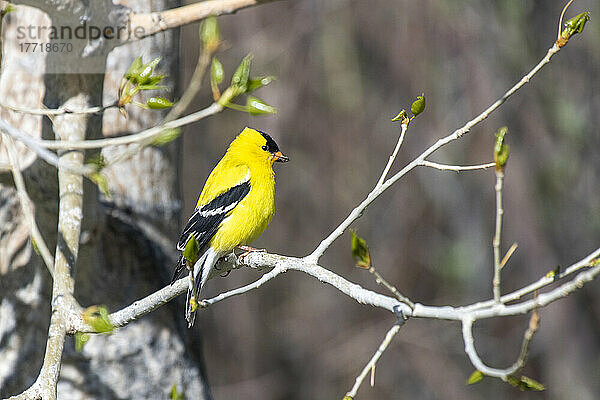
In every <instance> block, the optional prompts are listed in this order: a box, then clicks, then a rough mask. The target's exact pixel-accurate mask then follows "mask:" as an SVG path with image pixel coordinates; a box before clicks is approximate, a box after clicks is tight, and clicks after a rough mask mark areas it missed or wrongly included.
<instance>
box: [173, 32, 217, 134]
mask: <svg viewBox="0 0 600 400" xmlns="http://www.w3.org/2000/svg"><path fill="white" fill-rule="evenodd" d="M200 42H202V41H200ZM215 50H216V49H215ZM213 53H214V51H211V50H210V49H206V48H201V49H200V55H199V56H198V61H197V62H196V68H195V69H194V73H193V74H192V78H191V79H190V83H189V84H188V86H187V89H186V90H185V91H184V92H183V95H182V96H181V99H179V101H178V102H177V103H175V105H174V106H173V108H171V110H170V111H169V113H168V114H167V116H166V117H165V120H164V122H169V121H173V120H175V119H177V118H178V117H179V116H180V115H181V114H183V113H184V112H185V110H186V109H187V108H188V106H189V105H190V103H191V102H192V100H194V97H196V94H198V92H199V91H200V88H201V87H202V80H203V79H204V75H205V74H206V70H207V68H208V64H209V63H210V60H211V57H212V55H213Z"/></svg>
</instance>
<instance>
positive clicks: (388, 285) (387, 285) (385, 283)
mask: <svg viewBox="0 0 600 400" xmlns="http://www.w3.org/2000/svg"><path fill="white" fill-rule="evenodd" d="M369 272H370V273H371V274H373V276H374V277H375V282H377V283H378V284H380V285H383V287H385V288H386V289H387V290H389V291H390V292H392V294H393V295H394V296H396V298H397V299H398V300H400V301H401V302H403V303H406V304H408V306H409V307H410V308H414V307H415V303H413V302H412V301H410V299H409V298H408V297H406V296H405V295H403V294H402V293H400V291H399V290H398V289H396V287H395V286H394V285H392V284H391V283H389V282H388V281H386V280H385V279H384V278H383V276H381V274H380V273H379V272H378V271H377V270H376V269H375V267H373V266H370V267H369Z"/></svg>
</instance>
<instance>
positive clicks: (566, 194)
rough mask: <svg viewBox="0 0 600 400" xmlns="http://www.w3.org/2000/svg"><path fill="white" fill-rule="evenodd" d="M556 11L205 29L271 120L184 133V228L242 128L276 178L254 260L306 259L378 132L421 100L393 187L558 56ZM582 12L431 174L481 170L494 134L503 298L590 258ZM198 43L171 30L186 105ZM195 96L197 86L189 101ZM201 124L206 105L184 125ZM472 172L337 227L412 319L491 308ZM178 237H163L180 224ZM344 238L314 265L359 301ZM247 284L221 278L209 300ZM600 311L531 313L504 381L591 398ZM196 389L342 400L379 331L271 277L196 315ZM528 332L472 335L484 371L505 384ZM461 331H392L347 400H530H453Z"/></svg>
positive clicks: (341, 7)
mask: <svg viewBox="0 0 600 400" xmlns="http://www.w3.org/2000/svg"><path fill="white" fill-rule="evenodd" d="M563 3H564V2H562V1H551V2H549V1H514V0H512V1H511V0H508V1H494V2H489V1H486V2H484V1H463V0H461V1H452V2H441V1H418V2H409V1H385V0H374V1H369V2H367V1H349V0H336V1H329V2H319V1H281V2H275V3H272V4H266V5H261V6H259V7H255V8H252V9H248V10H244V11H241V12H239V13H237V14H236V15H234V16H224V17H221V18H220V19H219V22H220V24H221V29H222V34H223V37H224V38H225V39H226V41H227V49H226V50H225V51H222V52H221V53H220V54H219V55H218V57H219V58H220V60H221V61H222V62H223V65H224V66H225V69H226V72H227V73H228V74H229V75H228V76H230V74H231V72H232V71H233V69H234V68H235V67H236V65H237V63H239V61H240V59H241V58H242V57H243V56H244V55H245V54H247V53H253V54H254V56H255V57H254V62H253V67H252V71H253V74H254V75H259V74H272V75H275V76H277V78H278V79H277V81H275V82H274V83H272V84H271V85H269V86H268V87H266V88H263V89H261V90H260V91H259V92H258V96H259V97H261V98H263V99H265V100H266V101H267V102H269V103H270V104H272V105H275V106H277V107H278V109H279V113H278V114H277V115H276V116H274V117H249V116H248V115H246V114H244V113H240V112H236V111H226V112H225V113H223V114H219V115H217V116H215V117H212V118H210V119H208V120H204V121H202V122H200V123H197V124H194V125H191V126H189V127H187V128H186V130H185V135H184V137H183V142H184V146H183V149H184V150H183V182H184V183H183V184H182V185H183V186H182V190H183V195H184V197H183V198H184V202H185V206H184V212H183V218H187V216H188V215H189V214H190V213H191V211H192V209H193V206H194V204H195V201H196V196H197V194H198V190H199V189H200V188H201V185H202V184H203V182H204V180H205V179H206V177H207V175H208V173H209V172H210V170H211V168H212V167H213V166H214V164H215V163H216V162H217V161H218V159H219V158H220V157H221V155H222V153H223V152H224V150H225V148H226V147H227V145H228V143H229V142H230V141H231V140H232V139H233V138H234V136H235V135H236V134H237V133H238V132H239V131H240V130H241V129H242V128H243V127H244V126H245V125H249V126H252V127H255V128H258V129H261V130H264V131H266V132H268V133H270V134H271V135H272V136H273V137H274V138H275V139H276V140H277V142H278V143H279V146H280V148H281V149H282V150H283V151H284V152H285V153H286V154H288V155H289V156H290V157H291V160H292V161H291V162H290V163H289V164H286V165H282V166H276V175H277V200H276V203H277V212H276V215H275V218H274V220H273V222H272V224H271V225H270V227H269V228H268V230H267V231H266V233H265V234H263V236H262V237H261V238H260V239H259V240H257V241H256V242H255V243H254V244H255V246H257V247H265V248H267V249H268V250H269V251H271V252H275V253H280V254H286V255H297V256H302V255H306V254H308V253H309V252H310V251H312V250H313V249H314V247H315V246H316V245H317V244H318V243H319V242H320V240H322V239H323V238H324V237H325V236H326V235H327V234H328V233H329V232H330V231H331V230H332V229H333V228H334V227H335V226H336V225H337V224H338V223H339V222H340V221H341V220H342V219H343V218H344V217H345V216H346V215H347V214H348V212H349V211H350V210H351V209H352V208H353V207H354V206H355V205H356V204H357V203H358V202H360V201H361V200H362V199H363V198H364V196H365V195H366V194H367V193H368V192H369V191H370V190H371V188H372V187H373V185H374V184H375V182H376V180H377V178H378V177H379V174H380V173H381V170H382V169H383V167H384V165H385V163H386V161H387V157H388V155H389V154H390V153H391V151H392V150H393V146H394V144H395V143H396V139H397V135H398V133H399V125H394V124H393V123H391V122H390V119H391V118H392V117H393V116H394V115H395V114H396V113H397V112H398V111H399V110H400V109H402V108H409V107H410V103H411V102H412V101H413V100H414V99H415V97H416V96H417V95H418V94H420V93H421V92H425V94H426V97H427V108H426V111H425V113H424V114H422V115H421V116H420V117H419V118H417V119H416V120H414V121H413V123H412V124H411V127H410V129H409V131H408V135H407V138H406V141H405V144H404V146H403V148H402V150H401V152H400V155H399V157H398V159H397V161H396V164H395V166H394V168H393V170H392V172H393V171H395V170H397V169H398V168H399V167H401V166H403V165H404V164H405V163H407V162H408V161H409V160H411V159H413V158H414V157H416V156H417V155H418V154H420V152H421V151H423V150H424V149H425V148H426V147H428V146H429V145H430V144H432V143H433V142H434V141H435V140H437V138H439V137H441V136H445V135H447V134H448V133H450V132H452V131H453V130H455V129H456V128H458V127H460V126H462V125H463V124H464V123H465V122H466V121H467V120H469V119H471V118H472V117H473V116H475V115H477V114H479V113H480V112H481V111H482V110H483V109H484V108H485V107H487V106H488V105H489V104H491V103H492V102H493V101H494V100H496V99H497V98H498V97H499V96H501V95H502V93H504V91H505V90H506V89H508V88H509V87H510V86H511V85H512V84H513V83H515V82H516V81H518V80H519V79H520V78H521V77H522V76H523V75H524V74H525V73H526V72H528V71H529V70H530V69H531V68H532V67H533V66H534V65H535V64H536V63H537V62H538V61H539V60H540V59H541V58H542V57H543V56H544V55H545V53H546V50H547V49H548V48H549V47H550V46H551V45H552V43H553V41H554V40H555V38H556V30H557V21H558V17H559V15H560V11H561V9H562V7H563V5H564V4H563ZM598 5H599V3H598V2H597V1H591V0H587V1H586V0H578V1H576V2H575V4H573V6H572V7H571V10H570V11H569V13H568V16H573V15H575V13H579V12H581V11H584V10H590V11H591V12H592V20H591V21H590V23H588V25H587V26H586V29H585V32H584V34H583V35H579V36H576V37H575V38H574V39H572V40H571V42H570V43H569V44H568V46H567V47H566V48H564V49H563V50H562V51H561V52H560V53H559V54H558V55H556V56H555V58H553V60H552V62H551V63H550V65H548V66H546V67H545V68H544V69H543V70H542V71H541V72H540V73H539V74H538V75H537V76H536V77H535V78H534V79H533V81H532V82H531V84H529V85H527V86H526V87H525V88H524V89H522V90H521V91H520V92H518V94H517V95H516V96H515V97H513V98H511V99H510V100H509V101H508V103H506V104H505V106H503V107H502V108H501V110H500V111H498V112H496V113H495V114H493V115H492V116H491V117H490V118H489V119H488V120H486V121H485V122H484V123H482V124H480V125H478V126H477V127H476V128H475V129H473V130H472V132H471V133H470V134H469V135H467V136H465V137H464V138H463V139H461V140H459V141H457V142H455V143H453V144H452V145H450V146H447V147H445V148H443V149H442V150H440V151H438V152H437V153H435V154H434V155H433V156H432V157H431V159H432V160H435V161H440V162H447V163H452V164H477V163H483V162H489V161H491V159H492V156H491V154H492V146H493V133H494V132H495V131H496V130H497V129H498V128H499V127H500V126H502V125H507V126H508V127H509V135H508V138H507V140H508V143H509V145H510V146H511V155H510V160H509V162H508V168H507V173H506V181H505V191H504V196H505V224H504V234H503V246H502V247H503V251H506V249H507V248H508V247H509V246H510V245H511V244H512V243H513V242H518V244H519V247H518V250H517V252H516V253H515V254H514V255H513V257H512V258H511V260H510V263H509V264H508V266H507V267H506V268H505V269H504V270H503V293H506V292H508V291H510V290H513V289H516V288H518V287H521V286H523V285H525V284H527V283H529V282H530V281H532V280H534V279H537V278H538V277H540V276H542V275H544V274H545V273H546V272H547V271H549V270H551V269H553V268H555V267H556V266H557V265H562V266H567V265H569V264H570V263H572V262H574V261H576V260H578V259H580V258H582V257H583V256H585V255H587V254H588V253H589V252H591V251H592V250H593V249H594V248H597V247H598V244H599V238H600V177H599V175H598V171H599V168H600V157H598V148H599V145H600V135H599V133H598V126H599V125H600V112H599V111H600V90H599V83H600V79H599V77H598V76H599V73H600V70H599V68H600V56H599V54H600V52H598V49H600V25H599V24H598V22H597V21H598V15H597V14H598ZM197 32H198V26H197V25H192V26H188V27H185V28H184V29H183V30H182V36H181V52H182V57H183V58H182V64H183V65H182V74H181V76H180V84H181V85H182V86H183V87H185V86H186V84H187V82H188V80H189V78H190V76H191V73H192V71H193V68H194V65H195V63H196V57H197V54H198V37H197V36H198V34H197ZM205 86H208V85H205ZM209 103H210V94H209V90H208V87H205V88H204V90H203V92H202V94H201V95H199V96H198V97H197V100H196V103H195V104H193V107H194V108H195V109H198V108H201V107H205V106H207V105H208V104H209ZM494 181H495V177H494V172H493V171H492V170H488V171H485V172H481V171H478V172H469V173H461V174H456V173H453V172H442V171H437V170H429V169H423V168H421V169H419V170H416V171H414V172H412V173H410V174H409V175H407V176H406V177H405V178H403V179H402V180H401V181H400V182H398V183H397V184H396V185H395V186H394V187H393V188H392V189H391V190H389V191H388V192H387V193H386V194H384V195H383V196H381V197H380V198H379V199H378V200H377V201H376V202H375V203H374V204H373V205H372V206H371V207H370V208H369V209H368V210H367V211H366V212H365V214H364V216H363V217H362V218H361V219H360V220H359V221H358V222H357V223H356V224H355V225H354V228H356V229H358V231H359V234H360V235H361V236H363V237H364V238H365V239H366V240H367V242H368V243H369V245H370V247H371V252H372V256H373V259H374V263H375V266H376V267H377V268H378V270H379V271H380V272H381V273H382V274H383V275H384V276H385V277H386V278H387V279H388V280H389V281H391V282H392V283H393V284H395V285H396V286H397V287H398V288H399V289H400V290H401V291H402V292H404V293H405V294H406V295H408V296H409V297H410V298H411V299H413V300H414V301H418V302H422V303H425V304H432V305H444V304H450V305H460V304H468V303H471V302H475V301H478V300H482V299H487V298H489V297H490V296H491V279H492V248H491V240H492V235H493V226H494V225H493V224H494V209H495V203H494V189H493V185H494ZM183 223H184V221H183V220H182V224H183ZM349 242H350V239H349V235H348V234H346V235H345V236H343V237H342V238H340V239H339V240H338V241H336V242H335V244H334V245H333V246H332V247H331V248H330V250H329V251H328V252H327V253H326V255H325V257H324V258H323V259H322V265H324V266H326V267H328V268H330V269H332V270H333V271H335V272H336V273H339V274H341V275H343V276H345V277H347V278H348V279H350V280H352V281H354V282H357V283H360V284H361V285H364V286H366V287H369V288H373V289H376V290H379V291H382V292H384V289H382V288H378V287H377V286H376V284H375V283H374V280H373V278H372V277H371V276H370V275H369V274H368V273H367V272H365V271H363V270H359V269H357V268H355V267H354V266H353V262H352V259H351V255H350V244H349ZM253 279H256V273H255V272H253V271H236V272H234V273H232V274H231V275H230V276H229V277H228V278H226V279H216V280H213V281H211V282H210V284H209V285H207V287H206V291H205V293H204V294H205V295H206V296H210V295H214V294H217V293H219V292H222V291H225V290H227V289H230V288H233V287H236V286H239V285H241V284H243V283H245V282H248V281H250V280H253ZM599 304H600V294H599V286H598V282H594V283H591V284H589V285H588V286H586V287H585V288H583V289H582V290H580V291H579V292H577V293H576V294H575V295H573V296H570V297H569V298H567V299H564V300H562V301H560V302H558V303H555V304H552V305H551V306H549V307H547V308H545V309H544V310H543V311H542V312H541V328H540V331H539V333H538V334H537V336H536V337H535V339H534V341H533V345H532V347H531V354H530V358H529V361H528V363H527V365H526V367H525V369H524V370H523V371H522V372H523V374H525V375H527V376H530V377H532V378H534V379H536V380H539V381H541V382H543V383H544V384H546V385H547V391H546V392H545V393H543V394H539V395H535V396H536V398H551V399H567V398H568V399H595V398H599V397H600V339H599V338H600V306H599ZM198 322H199V323H200V324H201V325H202V327H203V340H204V352H205V358H206V366H207V371H208V372H207V373H208V378H209V382H210V384H211V387H212V392H213V395H214V397H215V398H216V399H238V398H244V399H247V400H251V399H332V398H341V397H342V396H343V394H344V393H345V392H346V391H347V390H349V389H350V387H351V386H352V384H353V383H354V379H355V377H356V376H357V374H358V373H359V372H360V370H361V369H362V367H363V366H364V364H365V363H366V362H367V361H368V359H369V358H370V357H371V355H372V353H373V352H374V351H375V349H376V348H377V346H378V345H379V342H380V341H381V339H382V338H383V336H384V334H385V332H386V331H387V329H388V328H389V327H390V326H391V325H392V324H393V322H394V320H393V318H392V316H391V315H389V314H388V313H386V312H383V311H381V310H377V309H372V308H369V307H366V306H363V305H359V304H357V303H356V302H354V301H353V300H351V299H349V298H347V297H345V296H344V295H342V294H340V293H339V292H337V291H336V290H335V289H333V288H331V287H328V286H324V285H322V284H320V283H319V282H318V281H316V280H315V279H313V278H310V277H308V276H305V275H303V274H300V273H295V272H290V273H289V274H286V275H285V276H282V277H280V278H278V279H276V280H274V281H272V282H270V283H269V284H268V285H266V286H265V287H263V288H261V289H260V290H257V291H253V292H252V293H249V294H247V295H244V296H242V297H238V298H233V299H231V300H228V301H226V302H223V303H220V304H218V305H216V306H214V307H211V308H209V309H208V310H205V311H203V312H201V315H200V316H199V318H198ZM526 324H527V317H521V318H504V319H494V320H489V321H484V322H478V323H477V324H476V329H475V335H476V345H477V348H478V350H479V352H480V354H481V355H482V357H483V358H484V360H485V361H486V362H487V363H488V364H490V365H492V366H499V367H505V366H507V365H509V364H511V363H512V362H513V361H514V360H515V358H516V357H517V355H518V352H519V346H520V341H521V338H522V334H523V331H524V330H525V328H526ZM473 369H474V368H473V367H472V366H471V364H470V362H469V360H468V358H467V356H466V355H465V353H464V351H463V343H462V338H461V335H460V326H459V325H458V324H457V323H452V322H446V321H433V320H417V319H415V320H410V321H409V322H408V323H407V324H406V326H405V327H404V328H402V330H401V332H400V334H399V335H398V336H397V338H396V339H395V340H394V341H393V343H392V345H391V346H390V348H389V349H388V351H387V352H386V353H385V354H384V355H383V357H382V358H381V360H380V361H379V363H378V365H377V371H376V380H375V387H373V388H371V387H369V385H368V383H367V382H365V384H363V387H362V388H361V389H360V390H359V397H360V398H361V399H383V398H385V399H401V398H410V399H505V398H530V397H533V396H534V395H533V394H530V393H521V392H519V391H518V390H517V389H515V388H513V387H511V386H509V385H508V384H503V383H502V382H500V381H497V380H493V379H485V380H484V381H483V382H481V383H479V384H477V385H474V386H466V385H465V381H466V379H467V378H468V376H469V375H470V373H471V372H472V371H473Z"/></svg>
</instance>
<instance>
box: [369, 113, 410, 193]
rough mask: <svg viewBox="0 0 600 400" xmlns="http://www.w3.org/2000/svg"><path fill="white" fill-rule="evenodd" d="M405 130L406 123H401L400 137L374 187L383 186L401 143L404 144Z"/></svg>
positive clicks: (406, 127)
mask: <svg viewBox="0 0 600 400" xmlns="http://www.w3.org/2000/svg"><path fill="white" fill-rule="evenodd" d="M407 129H408V124H407V123H402V125H401V131H400V137H399V138H398V142H397V143H396V147H395V148H394V151H393V152H392V155H391V156H390V158H389V159H388V162H387V164H386V166H385V168H384V169H383V172H382V173H381V176H380V177H379V181H377V185H376V186H375V187H377V186H381V185H382V184H383V182H384V181H385V178H387V175H388V173H389V172H390V168H391V167H392V164H393V163H394V160H395V159H396V156H397V155H398V151H399V150H400V146H402V143H403V142H404V135H406V130H407Z"/></svg>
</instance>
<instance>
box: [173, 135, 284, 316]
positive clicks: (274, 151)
mask: <svg viewBox="0 0 600 400" xmlns="http://www.w3.org/2000/svg"><path fill="white" fill-rule="evenodd" d="M287 161H289V158H288V157H286V156H285V155H283V154H282V153H281V151H280V150H279V147H278V146H277V143H275V141H274V140H273V139H272V138H271V137H270V136H269V135H267V134H266V133H264V132H261V131H259V130H256V129H252V128H248V127H246V128H245V129H244V130H243V131H242V132H241V133H240V134H239V135H238V136H237V137H236V138H235V139H234V140H233V142H231V144H230V145H229V148H228V149H227V152H226V153H225V155H224V156H223V158H222V159H221V161H219V163H218V164H217V166H216V167H215V168H214V169H213V170H212V172H211V173H210V175H209V176H208V179H207V180H206V183H205V184H204V188H203V189H202V192H201V193H200V197H199V198H198V203H197V204H196V209H195V210H194V213H193V214H192V216H191V217H190V219H189V221H188V223H187V225H186V226H185V228H184V229H183V233H182V234H181V237H180V239H179V242H178V243H177V249H178V250H179V251H182V254H181V256H180V258H179V261H178V263H177V266H176V268H175V273H174V275H173V281H172V282H174V281H175V280H176V279H177V277H178V276H179V275H180V274H181V273H182V272H183V271H184V270H185V269H186V268H187V267H186V265H187V263H188V260H186V259H185V256H184V255H183V250H184V249H185V247H186V244H187V243H188V241H189V240H190V238H191V237H194V238H195V239H196V241H197V242H198V247H199V250H200V251H199V253H198V255H199V259H198V261H196V263H195V264H194V271H193V273H194V279H195V281H196V293H193V289H192V287H191V285H190V288H189V289H188V294H187V301H186V313H185V318H186V320H187V321H188V326H189V327H191V326H192V325H193V324H194V319H195V311H194V308H195V307H194V306H193V305H192V304H191V303H192V302H191V299H192V297H193V298H195V299H198V293H199V292H200V289H202V287H203V286H204V284H205V283H206V281H207V280H208V276H209V274H210V271H211V270H212V269H213V267H214V266H215V264H216V263H217V261H218V260H219V258H221V257H223V256H225V255H227V254H229V253H230V252H231V251H232V250H233V249H234V248H235V247H236V246H245V245H248V244H250V242H252V241H253V240H254V239H256V238H257V237H258V236H260V234H261V233H263V231H264V230H265V229H266V227H267V225H269V223H270V222H271V219H272V218H273V213H274V211H275V173H274V172H273V163H274V162H287Z"/></svg>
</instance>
